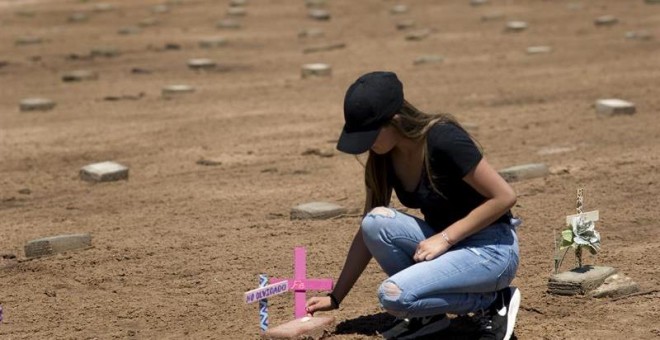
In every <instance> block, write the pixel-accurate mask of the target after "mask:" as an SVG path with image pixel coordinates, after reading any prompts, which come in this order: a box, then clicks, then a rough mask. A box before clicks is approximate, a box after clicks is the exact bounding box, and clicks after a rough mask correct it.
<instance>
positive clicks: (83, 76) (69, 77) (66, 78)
mask: <svg viewBox="0 0 660 340" xmlns="http://www.w3.org/2000/svg"><path fill="white" fill-rule="evenodd" d="M97 79H99V75H98V73H96V72H94V71H89V70H75V71H71V72H67V73H65V74H63V75H62V81H63V82H67V83H68V82H77V81H86V80H97Z"/></svg>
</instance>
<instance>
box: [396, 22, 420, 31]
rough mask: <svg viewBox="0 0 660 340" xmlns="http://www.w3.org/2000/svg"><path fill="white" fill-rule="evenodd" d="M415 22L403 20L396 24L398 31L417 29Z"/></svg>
mask: <svg viewBox="0 0 660 340" xmlns="http://www.w3.org/2000/svg"><path fill="white" fill-rule="evenodd" d="M415 25H416V24H415V21H414V20H402V21H399V22H397V23H396V29H398V30H399V31H403V30H407V29H411V28H413V27H415Z"/></svg>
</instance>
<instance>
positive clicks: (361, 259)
mask: <svg viewBox="0 0 660 340" xmlns="http://www.w3.org/2000/svg"><path fill="white" fill-rule="evenodd" d="M371 257H372V256H371V252H369V249H368V248H367V245H366V244H365V243H364V239H363V238H362V231H361V230H358V232H357V233H356V234H355V237H354V238H353V243H351V247H350V249H349V250H348V255H346V261H345V262H344V268H343V269H342V270H341V274H339V278H338V279H337V283H336V284H335V288H334V290H333V291H332V294H333V295H334V296H335V297H336V298H337V300H339V302H341V301H342V300H344V298H345V297H346V295H348V292H349V291H350V290H351V288H353V285H354V284H355V282H356V281H357V279H358V278H359V277H360V275H361V274H362V272H363V271H364V268H366V267H367V264H369V261H370V260H371Z"/></svg>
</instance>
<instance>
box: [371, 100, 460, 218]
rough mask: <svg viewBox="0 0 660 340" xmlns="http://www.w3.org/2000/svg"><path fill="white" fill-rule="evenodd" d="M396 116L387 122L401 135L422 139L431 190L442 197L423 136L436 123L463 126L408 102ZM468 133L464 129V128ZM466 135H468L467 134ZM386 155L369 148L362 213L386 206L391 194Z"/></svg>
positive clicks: (446, 114) (447, 116) (449, 118)
mask: <svg viewBox="0 0 660 340" xmlns="http://www.w3.org/2000/svg"><path fill="white" fill-rule="evenodd" d="M398 114H399V119H391V120H390V122H389V124H390V125H392V126H393V127H394V128H396V129H397V130H398V132H400V133H401V134H402V135H403V136H404V137H406V138H409V139H412V140H414V141H423V143H422V144H423V145H424V150H423V154H424V167H425V169H426V174H427V176H428V179H429V182H430V184H431V187H432V188H433V191H435V192H436V193H438V194H439V195H441V196H443V197H444V195H443V194H442V192H440V191H439V190H438V189H437V188H436V185H435V183H434V180H433V179H434V176H433V173H432V171H431V167H430V163H429V154H428V144H427V143H426V137H427V136H428V132H429V130H430V129H431V127H433V126H434V125H436V124H454V125H456V126H457V127H458V128H460V129H461V130H463V131H465V129H464V128H463V127H462V126H461V125H460V124H459V123H458V121H457V120H456V119H455V118H454V117H453V116H452V115H451V114H449V113H432V114H431V113H425V112H422V111H420V110H418V109H417V108H416V107H414V106H413V105H412V104H410V103H409V102H408V101H406V100H404V101H403V106H402V107H401V109H400V110H399V112H398ZM465 132H466V133H467V131H465ZM468 135H469V134H468ZM388 157H389V155H388V154H385V155H379V154H377V153H375V152H373V151H371V150H369V158H367V164H366V166H365V169H364V181H365V185H366V186H367V189H369V190H368V191H367V192H368V193H369V197H367V205H365V213H366V212H368V211H370V210H371V209H373V208H375V207H379V206H389V205H390V200H391V197H392V185H391V184H390V183H389V182H388V180H387V179H388V171H389V169H388Z"/></svg>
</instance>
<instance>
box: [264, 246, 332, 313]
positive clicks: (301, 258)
mask: <svg viewBox="0 0 660 340" xmlns="http://www.w3.org/2000/svg"><path fill="white" fill-rule="evenodd" d="M293 261H294V262H293V274H294V275H293V278H291V279H282V278H273V279H272V280H271V282H273V283H277V282H280V281H288V282H289V289H290V290H293V294H294V301H295V318H296V319H300V318H303V317H305V316H306V315H307V310H306V309H305V303H306V300H307V299H306V292H307V291H308V290H323V291H331V290H332V287H333V283H332V279H308V278H307V259H306V251H305V248H304V247H296V248H295V249H294V250H293Z"/></svg>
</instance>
